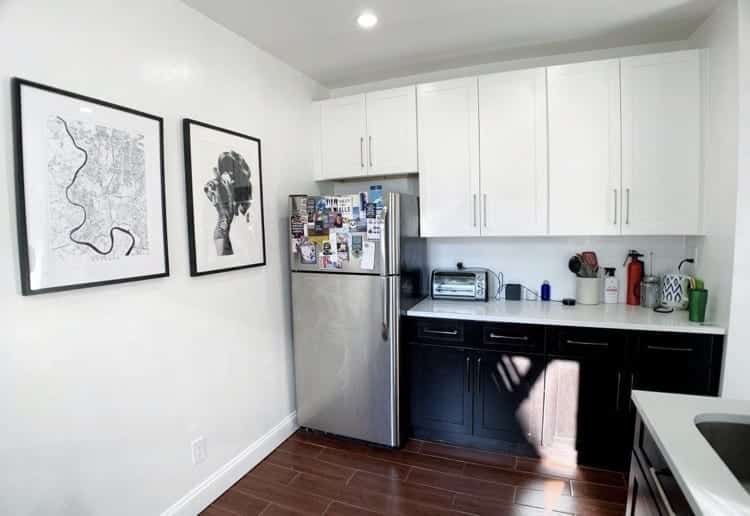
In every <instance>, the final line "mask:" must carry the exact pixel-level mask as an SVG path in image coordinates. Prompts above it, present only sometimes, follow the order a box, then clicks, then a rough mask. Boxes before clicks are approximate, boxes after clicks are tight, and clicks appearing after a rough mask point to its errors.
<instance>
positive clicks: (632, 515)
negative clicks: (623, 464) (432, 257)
mask: <svg viewBox="0 0 750 516" xmlns="http://www.w3.org/2000/svg"><path fill="white" fill-rule="evenodd" d="M628 486H629V492H628V507H627V512H626V516H661V513H660V512H659V504H658V503H657V502H656V497H655V496H654V493H652V492H651V487H649V483H648V480H647V479H646V475H645V474H644V472H643V469H642V468H641V467H640V465H639V464H638V458H637V457H636V456H635V455H633V457H632V459H631V460H630V480H629V482H628Z"/></svg>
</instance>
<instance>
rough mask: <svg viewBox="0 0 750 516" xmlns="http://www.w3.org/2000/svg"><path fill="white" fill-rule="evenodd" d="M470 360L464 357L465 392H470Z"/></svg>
mask: <svg viewBox="0 0 750 516" xmlns="http://www.w3.org/2000/svg"><path fill="white" fill-rule="evenodd" d="M470 370H471V358H469V357H466V371H464V376H465V377H466V378H465V379H466V392H471V373H470Z"/></svg>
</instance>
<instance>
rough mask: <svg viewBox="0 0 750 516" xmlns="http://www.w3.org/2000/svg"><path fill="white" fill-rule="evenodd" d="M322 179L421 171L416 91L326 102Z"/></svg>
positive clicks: (323, 107)
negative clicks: (418, 154) (418, 148)
mask: <svg viewBox="0 0 750 516" xmlns="http://www.w3.org/2000/svg"><path fill="white" fill-rule="evenodd" d="M318 105H319V107H320V157H319V163H318V169H319V170H318V172H317V179H319V180H322V179H343V178H348V177H357V176H361V175H378V176H385V175H393V174H409V173H414V172H417V170H418V167H417V99H416V88H415V87H414V86H409V87H405V88H396V89H392V90H384V91H378V92H374V93H368V94H366V95H352V96H350V97H338V98H334V99H330V100H323V101H320V102H319V103H318Z"/></svg>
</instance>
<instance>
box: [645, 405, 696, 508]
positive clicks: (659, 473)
mask: <svg viewBox="0 0 750 516" xmlns="http://www.w3.org/2000/svg"><path fill="white" fill-rule="evenodd" d="M636 425H637V429H636V439H635V450H634V451H635V456H636V457H637V459H638V461H639V462H640V466H641V467H642V468H643V471H644V475H645V477H646V479H647V480H648V483H649V485H650V487H651V489H652V492H653V493H654V495H655V498H656V500H657V503H658V505H659V506H660V508H661V512H662V513H664V514H670V513H673V514H677V515H680V516H682V515H692V514H693V512H692V511H691V509H690V504H689V503H688V501H687V500H686V499H685V495H684V494H683V493H682V490H681V489H680V487H679V485H678V484H677V481H676V480H675V478H674V475H672V472H671V471H670V469H669V466H668V465H667V461H666V460H664V457H663V455H662V453H661V451H660V450H659V447H658V446H657V444H656V442H655V441H654V439H653V437H651V433H650V432H649V431H648V428H646V425H644V424H643V420H641V418H640V416H639V417H638V418H637V420H636Z"/></svg>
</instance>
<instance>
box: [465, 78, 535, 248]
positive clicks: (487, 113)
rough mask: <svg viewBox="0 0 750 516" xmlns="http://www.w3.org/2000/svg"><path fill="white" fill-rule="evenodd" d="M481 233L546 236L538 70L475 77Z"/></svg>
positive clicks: (489, 234) (490, 234) (488, 234)
mask: <svg viewBox="0 0 750 516" xmlns="http://www.w3.org/2000/svg"><path fill="white" fill-rule="evenodd" d="M479 148H480V155H479V160H480V161H479V162H480V166H479V168H480V186H481V206H482V216H481V220H482V227H481V233H482V235H487V236H518V235H543V234H546V232H547V84H546V70H545V69H544V68H536V69H531V70H522V71H518V72H506V73H498V74H494V75H487V76H482V77H479Z"/></svg>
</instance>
